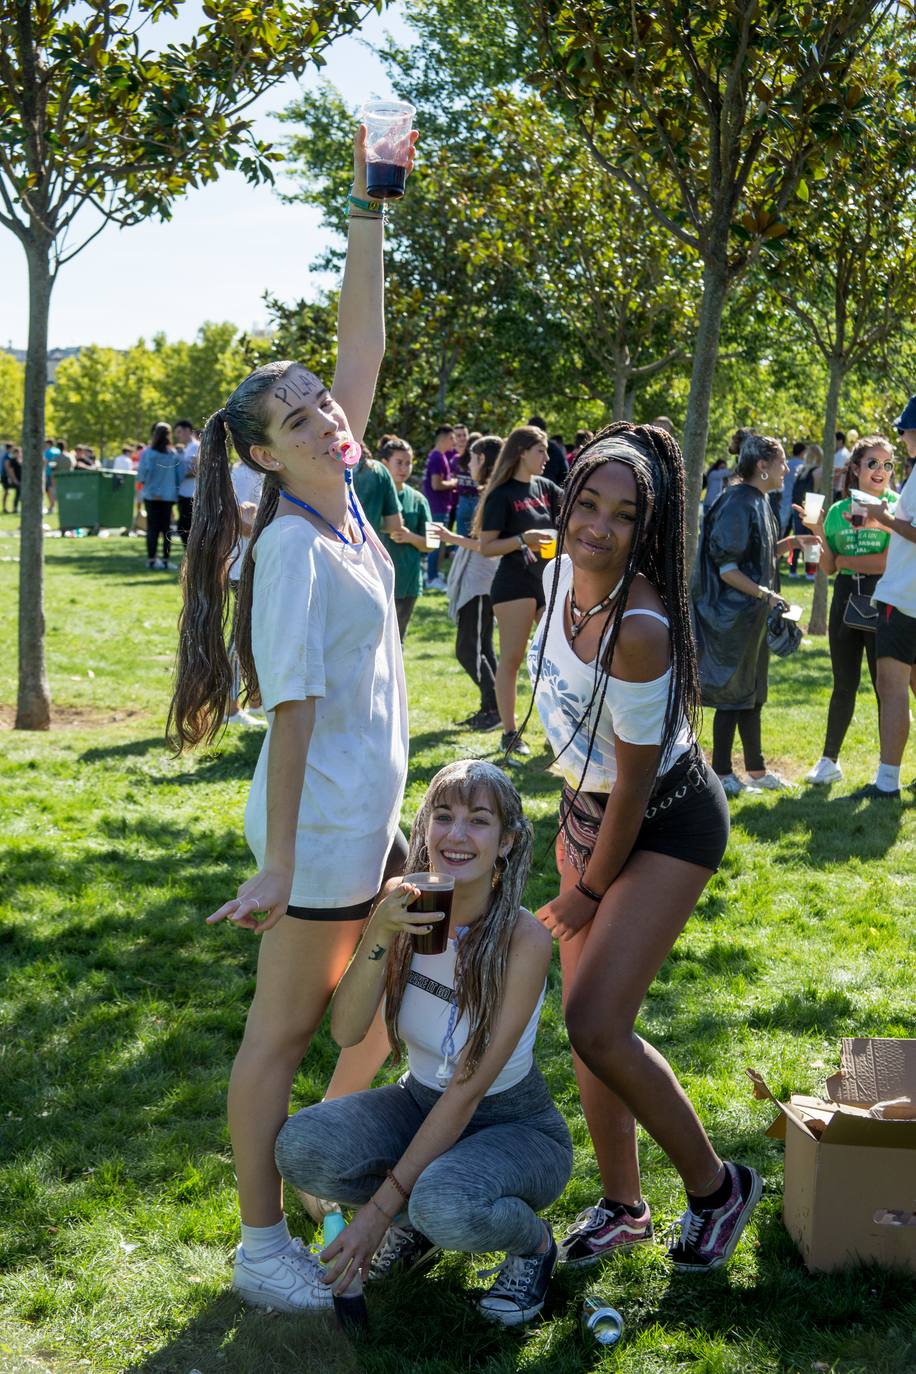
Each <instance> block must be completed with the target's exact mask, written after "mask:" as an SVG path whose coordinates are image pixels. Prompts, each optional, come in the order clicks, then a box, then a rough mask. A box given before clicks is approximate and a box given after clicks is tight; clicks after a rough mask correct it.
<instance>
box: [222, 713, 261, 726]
mask: <svg viewBox="0 0 916 1374" xmlns="http://www.w3.org/2000/svg"><path fill="white" fill-rule="evenodd" d="M225 723H226V724H227V725H266V724H267V721H266V720H259V719H258V717H257V716H252V715H249V713H248V712H247V711H242V710H238V711H234V712H233V713H232V715H231V716H227V717H226V722H225Z"/></svg>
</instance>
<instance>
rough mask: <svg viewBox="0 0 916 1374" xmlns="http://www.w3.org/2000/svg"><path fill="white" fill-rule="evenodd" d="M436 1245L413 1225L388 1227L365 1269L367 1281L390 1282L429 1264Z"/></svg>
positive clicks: (435, 1251)
mask: <svg viewBox="0 0 916 1374" xmlns="http://www.w3.org/2000/svg"><path fill="white" fill-rule="evenodd" d="M439 1250H440V1247H439V1246H438V1245H434V1244H433V1242H432V1241H431V1240H430V1239H429V1238H428V1237H427V1236H424V1235H423V1232H422V1231H418V1230H417V1229H416V1228H415V1227H413V1226H394V1225H392V1226H389V1227H388V1230H387V1231H386V1232H385V1234H384V1236H383V1238H382V1243H381V1245H380V1246H379V1248H378V1249H377V1250H376V1252H375V1254H374V1255H373V1257H372V1263H371V1264H370V1266H369V1278H370V1279H390V1278H392V1277H393V1276H394V1275H395V1274H407V1273H413V1272H414V1271H415V1270H417V1269H425V1268H426V1266H427V1265H428V1264H432V1262H433V1260H434V1259H435V1258H436V1256H437V1255H438V1253H439Z"/></svg>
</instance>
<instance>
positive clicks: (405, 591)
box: [379, 434, 432, 644]
mask: <svg viewBox="0 0 916 1374" xmlns="http://www.w3.org/2000/svg"><path fill="white" fill-rule="evenodd" d="M379 457H380V458H381V460H382V462H383V463H384V465H385V467H386V468H387V470H388V472H389V473H390V474H391V480H392V484H393V486H394V488H395V491H396V493H397V500H398V502H399V509H400V512H401V519H402V521H403V524H402V526H401V528H400V529H393V530H390V531H389V532H388V533H386V534H385V536H384V544H385V548H386V549H387V550H388V553H389V555H390V557H391V561H392V563H393V564H394V609H395V613H396V615H397V618H398V630H399V631H400V635H401V643H402V644H403V643H404V636H405V635H406V634H407V626H408V624H409V623H410V617H411V615H412V614H413V608H414V606H415V605H416V601H417V597H418V596H419V595H420V587H421V581H422V579H421V571H420V564H421V558H422V555H423V554H425V553H426V552H427V551H428V550H427V544H426V526H427V525H428V524H430V523H431V522H432V515H431V514H430V509H429V502H428V501H427V499H426V497H425V496H424V495H423V493H422V492H419V491H417V490H416V489H415V488H414V487H411V486H408V484H407V479H408V478H409V476H410V473H411V469H412V468H413V449H412V448H411V447H410V444H408V442H407V440H406V439H399V438H398V437H397V435H396V434H386V435H385V437H384V439H383V440H382V443H381V447H380V449H379Z"/></svg>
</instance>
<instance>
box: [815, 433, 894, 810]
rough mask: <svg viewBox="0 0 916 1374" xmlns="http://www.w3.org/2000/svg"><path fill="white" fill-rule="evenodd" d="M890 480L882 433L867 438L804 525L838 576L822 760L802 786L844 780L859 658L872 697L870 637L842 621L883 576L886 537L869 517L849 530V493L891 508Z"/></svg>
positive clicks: (890, 456)
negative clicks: (822, 507) (830, 496)
mask: <svg viewBox="0 0 916 1374" xmlns="http://www.w3.org/2000/svg"><path fill="white" fill-rule="evenodd" d="M893 476H894V449H893V445H892V444H891V443H890V442H889V441H888V440H887V439H885V438H884V436H883V435H882V434H866V435H865V436H864V437H863V438H862V439H859V441H858V442H857V443H856V445H855V447H854V448H853V450H852V453H851V454H850V455H849V462H848V463H847V465H846V470H845V473H844V486H843V496H842V498H841V499H840V500H839V501H834V503H833V505H832V506H831V507H830V508H829V510H828V511H827V515H826V517H825V516H824V515H821V516H820V517H819V518H818V521H817V523H816V524H808V528H809V529H811V530H813V531H814V533H815V534H816V535H817V536H818V537H819V539H820V542H821V547H822V550H823V552H822V557H821V567H822V568H823V569H824V572H826V573H827V574H828V575H829V574H830V573H836V574H837V577H836V579H835V581H834V584H833V598H832V600H831V602H830V619H829V623H828V630H827V634H828V639H829V642H830V664H831V667H832V668H833V691H832V693H831V696H830V705H829V707H828V708H827V734H826V738H825V740H824V752H823V755H822V757H821V758H820V759H818V761H817V763H816V764H815V765H814V767H813V768H812V769H811V770H810V772H809V773H808V774H807V775H806V777H805V782H809V783H815V784H824V783H830V782H838V781H839V780H840V778H841V777H842V776H843V770H842V768H841V767H840V764H839V756H840V749H841V748H842V746H843V740H844V739H845V738H846V731H847V730H848V729H849V725H850V722H851V721H852V716H853V712H854V710H855V705H856V694H857V693H858V690H859V682H860V679H861V676H862V655H863V653H864V654H865V658H866V661H867V663H868V672H869V675H870V677H871V681H872V687H873V688H874V689H875V695H876V696H877V691H878V687H877V659H876V655H875V636H874V633H873V632H872V631H870V630H862V629H856V628H855V627H854V626H853V625H849V624H847V623H846V619H845V616H846V609H847V606H848V604H849V598H850V597H851V596H855V595H860V596H863V597H866V598H867V597H870V596H871V593H872V592H873V591H874V589H875V586H876V584H877V582H878V578H879V577H880V576H881V574H882V573H883V572H884V565H885V563H886V561H887V546H888V541H889V540H890V534H889V533H888V531H887V530H886V529H884V528H883V527H882V526H881V525H880V524H879V523H878V522H877V520H874V519H872V518H871V517H867V518H866V519H865V522H864V524H862V525H859V526H858V527H857V526H855V525H853V523H852V520H851V513H852V512H851V507H852V500H851V497H850V495H849V493H850V492H851V491H853V490H859V491H863V492H865V493H867V494H868V495H869V496H875V497H878V498H879V499H882V500H885V501H887V503H888V505H889V506H891V507H893V505H894V503H895V502H896V500H897V496H896V494H895V492H894V491H893V485H892V479H893ZM794 509H795V510H796V511H798V512H799V513H802V512H803V507H801V506H795V507H794ZM805 523H808V522H805Z"/></svg>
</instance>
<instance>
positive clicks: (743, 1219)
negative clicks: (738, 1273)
mask: <svg viewBox="0 0 916 1374" xmlns="http://www.w3.org/2000/svg"><path fill="white" fill-rule="evenodd" d="M744 1167H745V1168H746V1169H748V1170H749V1171H750V1173H751V1175H752V1179H751V1195H750V1197H749V1198H748V1200H747V1202H746V1203H745V1204H744V1206H743V1208H742V1209H741V1214H740V1216H739V1217H738V1220H737V1222H736V1223H735V1229H734V1231H732V1233H731V1235H730V1236H729V1238H728V1244H727V1245H726V1247H725V1249H724V1251H723V1252H722V1254H721V1255H719V1256H718V1258H717V1259H714V1260H711V1261H710V1262H709V1264H677V1263H675V1262H674V1261H672V1268H673V1269H675V1270H677V1272H678V1273H679V1274H708V1273H711V1272H712V1271H713V1270H714V1269H721V1268H722V1267H723V1266H724V1265H726V1264H727V1263H728V1261H729V1260H730V1259H731V1257H732V1255H733V1254H734V1252H735V1246H736V1245H737V1244H738V1241H739V1240H740V1239H741V1235H742V1232H743V1231H744V1228H745V1226H746V1225H747V1223H748V1221H749V1220H750V1217H751V1212H753V1210H754V1208H755V1207H756V1206H757V1203H758V1202H759V1201H760V1198H761V1195H762V1193H763V1179H762V1178H761V1177H760V1175H759V1174H758V1172H757V1170H756V1169H751V1168H750V1165H745V1166H744Z"/></svg>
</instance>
